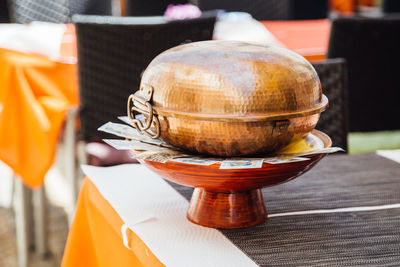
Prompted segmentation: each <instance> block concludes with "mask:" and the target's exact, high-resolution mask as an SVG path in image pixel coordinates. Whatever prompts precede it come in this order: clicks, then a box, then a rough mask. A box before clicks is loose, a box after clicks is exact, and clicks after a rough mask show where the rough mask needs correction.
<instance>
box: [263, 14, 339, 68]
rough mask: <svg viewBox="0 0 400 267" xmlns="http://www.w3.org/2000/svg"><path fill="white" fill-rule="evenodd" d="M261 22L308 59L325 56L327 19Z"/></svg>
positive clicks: (286, 44) (283, 42)
mask: <svg viewBox="0 0 400 267" xmlns="http://www.w3.org/2000/svg"><path fill="white" fill-rule="evenodd" d="M261 23H263V24H264V26H265V27H266V28H267V29H268V30H269V31H270V32H271V33H272V34H273V35H274V36H275V38H276V39H278V40H279V41H280V42H281V43H282V44H284V45H285V46H286V47H287V48H288V49H290V50H293V51H294V52H296V53H298V54H300V55H302V56H303V57H305V58H306V59H308V60H309V61H315V60H323V59H325V58H326V55H327V52H328V44H329V35H330V29H331V23H330V21H329V20H327V19H322V20H291V21H261Z"/></svg>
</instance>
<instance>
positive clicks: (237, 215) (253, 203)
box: [187, 188, 268, 229]
mask: <svg viewBox="0 0 400 267" xmlns="http://www.w3.org/2000/svg"><path fill="white" fill-rule="evenodd" d="M267 217H268V215H267V210H266V209H265V204H264V200H263V196H262V193H261V190H260V189H254V190H248V191H231V192H215V191H210V190H205V189H200V188H195V190H194V192H193V195H192V199H191V200H190V204H189V209H188V212H187V218H188V219H189V220H190V221H191V222H193V223H196V224H199V225H203V226H207V227H213V228H225V229H230V228H241V227H249V226H254V225H257V224H260V223H262V222H264V221H265V220H266V219H267Z"/></svg>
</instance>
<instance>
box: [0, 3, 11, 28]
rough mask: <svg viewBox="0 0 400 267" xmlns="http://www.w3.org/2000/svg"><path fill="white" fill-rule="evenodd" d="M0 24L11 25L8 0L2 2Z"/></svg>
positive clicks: (0, 4)
mask: <svg viewBox="0 0 400 267" xmlns="http://www.w3.org/2000/svg"><path fill="white" fill-rule="evenodd" d="M0 23H10V14H9V11H8V0H0Z"/></svg>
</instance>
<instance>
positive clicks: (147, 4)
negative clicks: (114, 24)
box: [127, 0, 188, 16]
mask: <svg viewBox="0 0 400 267" xmlns="http://www.w3.org/2000/svg"><path fill="white" fill-rule="evenodd" d="M187 3H188V0H164V1H160V0H146V1H143V0H128V1H127V15H128V16H161V15H163V14H164V12H165V10H166V9H167V7H168V5H179V4H181V5H182V4H187Z"/></svg>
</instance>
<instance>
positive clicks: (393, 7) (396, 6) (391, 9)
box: [382, 0, 400, 13]
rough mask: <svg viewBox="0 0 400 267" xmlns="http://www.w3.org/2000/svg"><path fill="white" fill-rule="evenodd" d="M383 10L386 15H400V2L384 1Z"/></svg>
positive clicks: (393, 0)
mask: <svg viewBox="0 0 400 267" xmlns="http://www.w3.org/2000/svg"><path fill="white" fill-rule="evenodd" d="M382 10H383V12H384V13H400V1H399V0H384V1H383V4H382Z"/></svg>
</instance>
